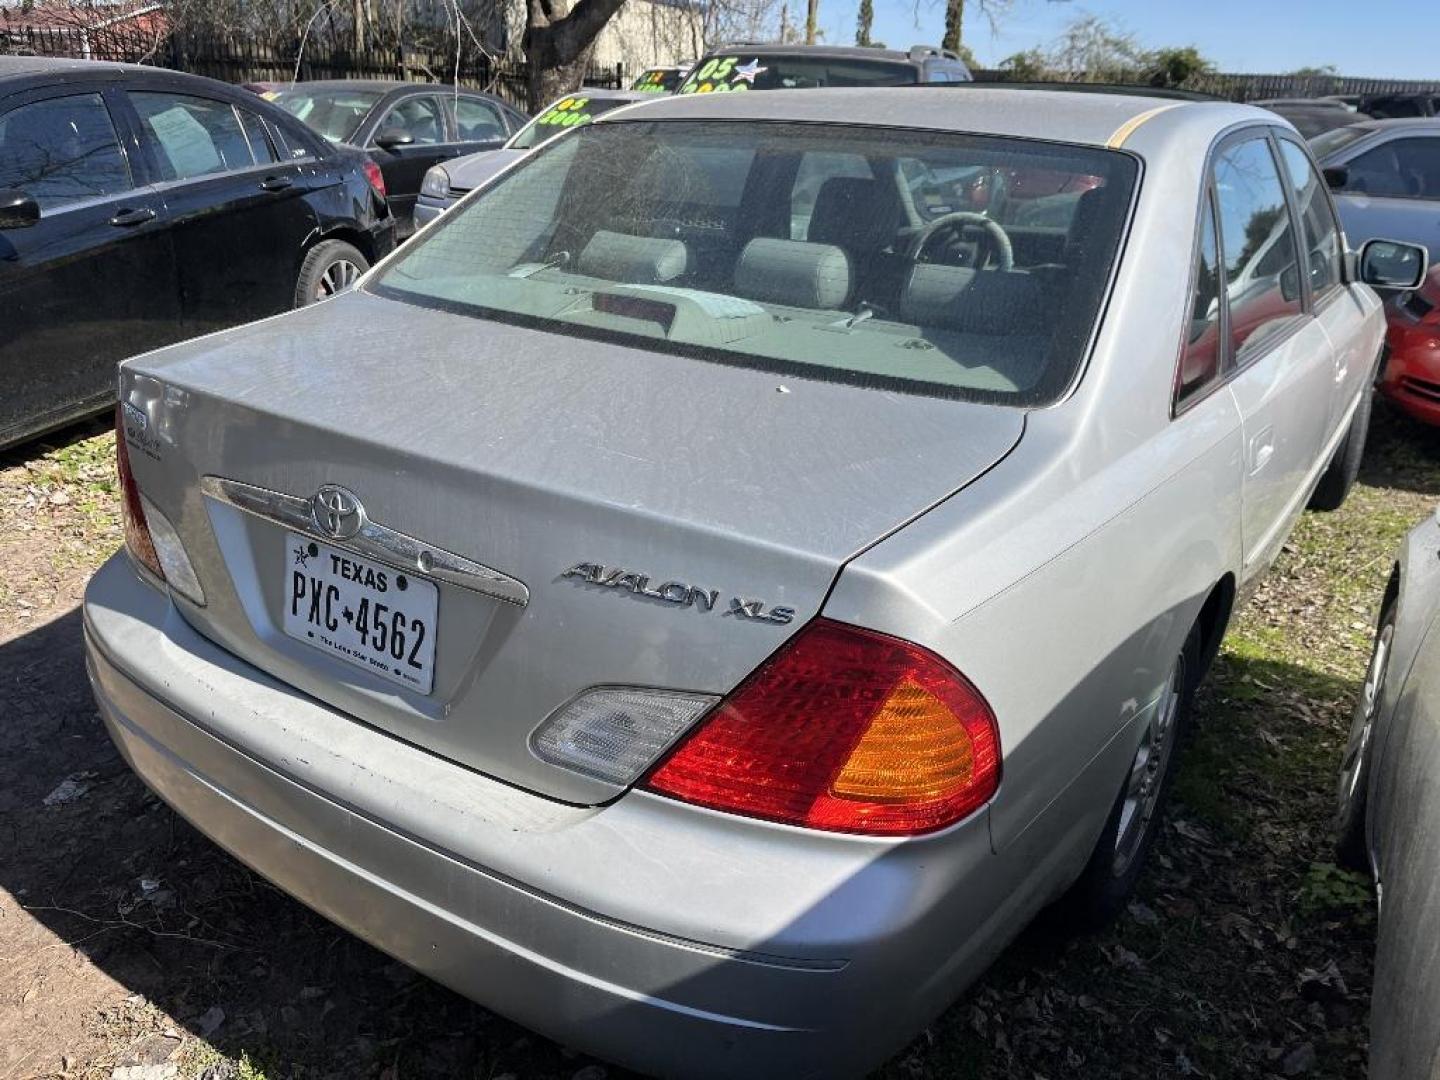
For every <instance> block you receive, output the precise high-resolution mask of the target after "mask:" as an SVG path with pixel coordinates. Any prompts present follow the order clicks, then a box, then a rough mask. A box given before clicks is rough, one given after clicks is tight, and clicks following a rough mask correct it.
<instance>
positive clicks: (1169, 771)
mask: <svg viewBox="0 0 1440 1080" xmlns="http://www.w3.org/2000/svg"><path fill="white" fill-rule="evenodd" d="M1200 669H1201V662H1200V627H1199V626H1198V625H1196V626H1194V627H1191V629H1190V633H1189V635H1188V636H1187V637H1186V639H1185V646H1184V648H1183V649H1181V650H1180V654H1179V655H1178V656H1177V657H1176V658H1175V662H1174V665H1173V666H1172V667H1171V670H1170V678H1169V680H1168V681H1167V682H1166V684H1165V690H1164V692H1163V693H1162V694H1161V697H1160V700H1159V701H1158V702H1157V703H1156V705H1155V708H1154V711H1153V715H1152V716H1151V718H1150V722H1149V723H1148V724H1147V725H1146V728H1145V731H1144V732H1143V733H1142V735H1141V738H1140V743H1139V745H1138V746H1137V747H1136V749H1135V755H1134V757H1133V758H1132V759H1131V762H1130V767H1129V769H1127V770H1126V773H1125V781H1124V783H1123V784H1122V785H1121V787H1120V793H1119V795H1118V796H1117V797H1116V799H1115V803H1114V805H1113V806H1112V807H1111V808H1110V816H1109V817H1108V818H1107V819H1106V821H1105V827H1104V828H1103V829H1101V830H1100V839H1099V840H1098V841H1097V842H1096V844H1095V850H1094V852H1093V853H1092V854H1091V856H1090V861H1089V862H1088V863H1087V864H1086V866H1085V869H1084V871H1083V872H1082V873H1081V874H1080V878H1079V880H1077V881H1076V882H1075V884H1074V885H1073V886H1072V887H1071V889H1070V892H1069V894H1068V895H1067V896H1066V897H1065V899H1064V900H1063V901H1061V903H1060V904H1059V905H1058V907H1057V911H1056V914H1057V915H1059V916H1060V919H1061V921H1062V922H1063V923H1065V924H1067V925H1068V926H1070V927H1073V928H1075V929H1079V930H1090V929H1094V928H1097V927H1099V926H1102V925H1104V924H1105V923H1107V922H1109V921H1110V920H1112V919H1113V918H1115V916H1116V915H1118V914H1119V913H1120V910H1121V909H1122V908H1123V907H1124V906H1125V902H1126V901H1127V900H1128V899H1129V897H1130V894H1131V892H1133V891H1134V889H1135V883H1136V881H1138V880H1139V878H1140V872H1141V870H1142V869H1143V868H1144V865H1145V857H1146V856H1147V855H1148V854H1149V852H1150V848H1151V846H1152V845H1153V844H1154V842H1155V837H1156V836H1157V835H1158V834H1159V832H1160V820H1161V813H1162V811H1163V810H1164V807H1165V801H1166V798H1167V797H1168V796H1169V794H1170V785H1171V782H1172V781H1173V780H1174V778H1175V771H1176V767H1177V765H1178V763H1179V760H1180V749H1181V747H1182V745H1183V744H1184V741H1185V737H1186V735H1187V733H1188V729H1189V723H1190V711H1191V706H1192V705H1193V704H1194V700H1195V687H1196V685H1197V684H1198V682H1199V680H1200Z"/></svg>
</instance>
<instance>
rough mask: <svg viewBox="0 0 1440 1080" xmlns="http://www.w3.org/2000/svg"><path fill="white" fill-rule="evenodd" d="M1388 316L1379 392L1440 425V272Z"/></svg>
mask: <svg viewBox="0 0 1440 1080" xmlns="http://www.w3.org/2000/svg"><path fill="white" fill-rule="evenodd" d="M1386 313H1387V317H1388V319H1389V323H1390V329H1389V332H1388V333H1387V334H1386V337H1385V363H1384V367H1383V368H1382V369H1381V375H1380V392H1381V393H1382V394H1384V395H1385V396H1386V397H1387V398H1389V399H1390V400H1391V401H1392V402H1394V403H1395V405H1396V406H1398V407H1399V408H1400V409H1402V410H1403V411H1404V412H1407V413H1409V414H1410V415H1411V416H1413V417H1415V419H1417V420H1421V421H1423V422H1425V423H1427V424H1436V425H1440V269H1437V270H1435V271H1434V272H1433V273H1431V275H1430V276H1429V278H1427V279H1426V281H1425V284H1424V285H1423V286H1421V287H1420V288H1419V289H1418V290H1416V291H1415V292H1412V293H1406V294H1403V295H1402V296H1400V297H1399V298H1398V299H1396V300H1394V301H1391V302H1390V303H1389V304H1387V305H1386Z"/></svg>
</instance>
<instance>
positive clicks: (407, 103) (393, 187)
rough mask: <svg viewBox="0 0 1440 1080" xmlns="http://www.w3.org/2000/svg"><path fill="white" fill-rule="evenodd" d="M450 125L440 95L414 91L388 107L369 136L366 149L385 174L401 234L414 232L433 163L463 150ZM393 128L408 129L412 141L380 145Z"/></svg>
mask: <svg viewBox="0 0 1440 1080" xmlns="http://www.w3.org/2000/svg"><path fill="white" fill-rule="evenodd" d="M447 124H448V120H447V117H446V114H445V107H444V106H443V105H442V104H441V103H440V98H439V96H438V95H436V94H411V95H409V96H407V97H404V98H401V99H400V100H399V101H397V102H396V103H395V104H394V105H392V106H390V108H389V109H387V110H386V112H385V115H384V116H382V117H381V118H380V122H379V124H377V125H376V127H375V129H374V132H373V133H372V134H371V136H370V142H369V145H368V146H367V147H366V150H367V152H368V153H369V154H370V157H371V158H372V159H373V160H374V161H375V163H376V164H377V165H379V166H380V172H381V173H382V174H383V175H384V177H385V191H386V193H387V194H386V197H387V199H388V200H389V203H390V211H391V213H393V214H394V215H395V223H396V227H397V229H398V231H399V234H400V235H401V236H409V235H410V234H411V233H412V232H414V231H415V199H416V197H417V196H419V194H420V184H421V183H422V182H423V181H424V179H425V174H426V172H428V171H429V169H430V166H432V165H435V164H437V163H439V162H441V161H446V160H448V159H450V158H452V157H456V156H458V155H459V154H460V152H461V151H460V149H459V147H458V146H456V145H455V143H454V141H453V139H452V137H451V135H450V134H449V128H448V126H447ZM391 128H394V129H397V130H399V131H403V132H405V133H406V134H407V135H409V136H410V140H411V141H410V142H408V143H404V144H401V145H396V146H380V145H379V144H378V143H377V142H376V141H375V140H376V139H377V138H378V137H379V136H380V133H381V132H383V131H388V130H390V129H391Z"/></svg>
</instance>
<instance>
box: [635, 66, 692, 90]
mask: <svg viewBox="0 0 1440 1080" xmlns="http://www.w3.org/2000/svg"><path fill="white" fill-rule="evenodd" d="M684 77H685V71H684V70H683V69H681V68H673V67H668V68H651V69H650V70H649V71H643V72H641V73H640V77H639V78H638V79H636V80H635V81H634V82H633V83H631V84H630V89H631V90H639V91H641V92H643V93H646V94H673V93H674V92H675V88H676V87H677V86H679V85H680V80H681V79H683V78H684Z"/></svg>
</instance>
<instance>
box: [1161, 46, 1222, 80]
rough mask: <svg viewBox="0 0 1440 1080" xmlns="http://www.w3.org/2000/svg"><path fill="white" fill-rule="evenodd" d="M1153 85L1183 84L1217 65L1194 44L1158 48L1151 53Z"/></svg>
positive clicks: (1206, 72) (1207, 72)
mask: <svg viewBox="0 0 1440 1080" xmlns="http://www.w3.org/2000/svg"><path fill="white" fill-rule="evenodd" d="M1149 67H1150V78H1149V80H1148V81H1149V83H1150V85H1151V86H1183V85H1184V84H1185V83H1187V82H1189V81H1190V80H1191V79H1193V78H1195V76H1197V75H1208V74H1209V73H1210V72H1212V71H1214V70H1215V65H1214V64H1213V63H1211V62H1210V61H1209V60H1207V59H1205V57H1203V56H1201V55H1200V50H1199V49H1197V48H1195V46H1194V45H1185V46H1183V47H1179V48H1166V49H1156V50H1155V51H1154V52H1152V53H1151V54H1150V62H1149Z"/></svg>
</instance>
